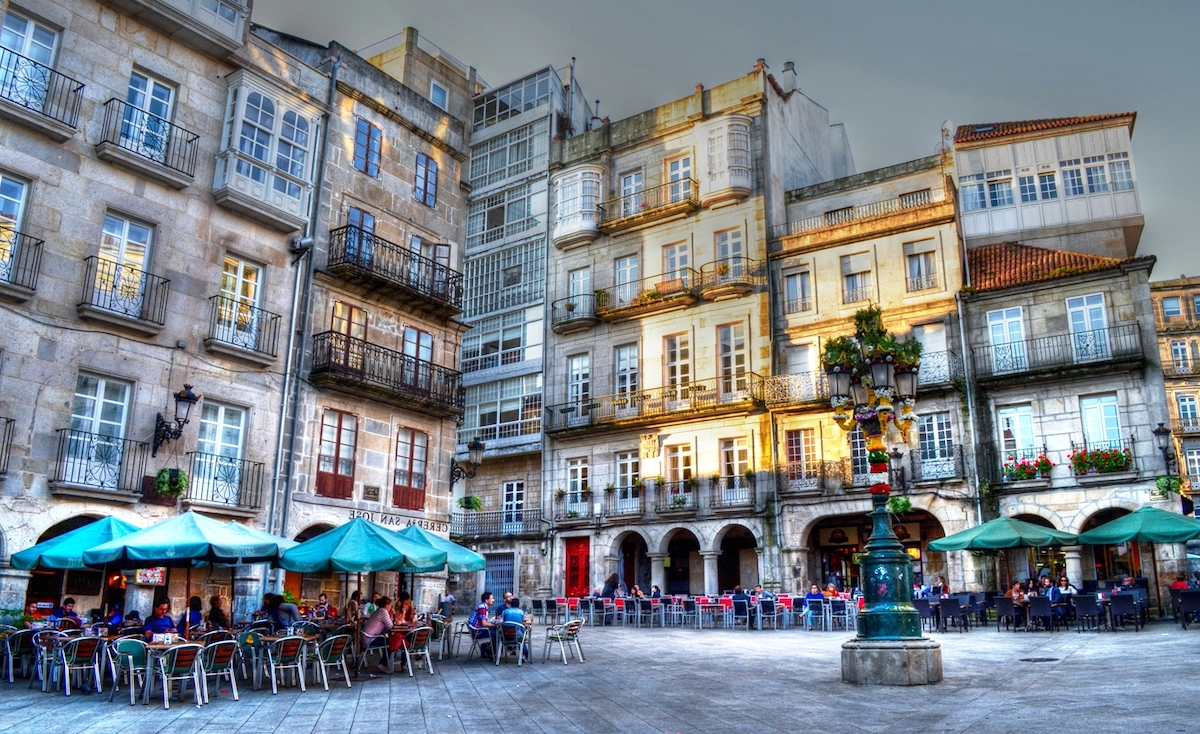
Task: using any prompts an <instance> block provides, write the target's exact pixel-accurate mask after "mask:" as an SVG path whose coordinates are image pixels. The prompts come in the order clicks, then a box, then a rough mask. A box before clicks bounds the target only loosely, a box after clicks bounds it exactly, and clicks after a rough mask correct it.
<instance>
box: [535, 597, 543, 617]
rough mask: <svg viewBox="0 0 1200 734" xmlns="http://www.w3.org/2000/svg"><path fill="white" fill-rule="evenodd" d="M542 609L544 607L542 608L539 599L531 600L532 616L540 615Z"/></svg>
mask: <svg viewBox="0 0 1200 734" xmlns="http://www.w3.org/2000/svg"><path fill="white" fill-rule="evenodd" d="M543 609H544V606H543V604H542V600H541V599H534V600H533V613H534V614H541V613H542V610H543Z"/></svg>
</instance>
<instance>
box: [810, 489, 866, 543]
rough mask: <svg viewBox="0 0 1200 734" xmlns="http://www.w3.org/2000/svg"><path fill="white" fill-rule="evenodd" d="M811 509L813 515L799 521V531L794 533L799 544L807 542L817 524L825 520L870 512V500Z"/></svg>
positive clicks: (815, 506)
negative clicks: (800, 523) (837, 516)
mask: <svg viewBox="0 0 1200 734" xmlns="http://www.w3.org/2000/svg"><path fill="white" fill-rule="evenodd" d="M812 509H813V510H814V511H815V512H814V514H812V515H811V516H809V517H807V518H805V519H804V520H802V521H801V522H802V525H801V527H800V530H799V532H797V533H796V537H797V538H798V540H799V542H800V543H801V544H804V543H807V542H808V539H809V537H810V536H812V532H813V529H814V528H816V526H817V523H819V522H821V521H822V520H825V519H826V518H829V517H833V516H835V515H853V514H854V513H856V512H861V513H862V514H864V515H865V514H867V513H868V512H870V511H871V500H870V499H866V498H864V499H849V500H837V501H835V502H828V503H825V504H822V505H814V506H813V508H812Z"/></svg>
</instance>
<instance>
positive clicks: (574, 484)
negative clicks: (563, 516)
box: [566, 458, 592, 517]
mask: <svg viewBox="0 0 1200 734" xmlns="http://www.w3.org/2000/svg"><path fill="white" fill-rule="evenodd" d="M589 486H590V485H589V484H588V460H587V459H586V458H581V459H567V497H566V500H567V501H566V510H567V513H568V515H569V514H570V513H572V512H575V513H577V514H578V516H579V517H588V516H590V515H591V514H592V513H591V512H590V510H591V507H590V505H591V495H590V494H588V493H586V492H584V490H585V489H587V488H588V487H589Z"/></svg>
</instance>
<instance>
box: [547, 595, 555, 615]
mask: <svg viewBox="0 0 1200 734" xmlns="http://www.w3.org/2000/svg"><path fill="white" fill-rule="evenodd" d="M556 612H558V600H557V599H547V600H546V613H547V614H555V613H556Z"/></svg>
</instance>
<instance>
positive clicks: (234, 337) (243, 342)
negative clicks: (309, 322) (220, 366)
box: [208, 296, 280, 357]
mask: <svg viewBox="0 0 1200 734" xmlns="http://www.w3.org/2000/svg"><path fill="white" fill-rule="evenodd" d="M208 301H209V304H210V307H209V318H208V334H209V336H210V337H211V338H213V339H214V340H216V341H219V342H221V343H222V344H229V345H231V346H235V347H239V348H241V349H245V350H247V351H250V352H258V353H259V354H265V355H268V356H271V357H274V356H276V354H277V353H278V344H279V320H280V317H279V314H277V313H271V312H270V311H264V310H263V309H261V308H257V307H255V306H252V305H250V304H249V303H245V302H244V301H241V300H240V299H237V298H230V297H229V296H213V297H211V298H209V299H208Z"/></svg>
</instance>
